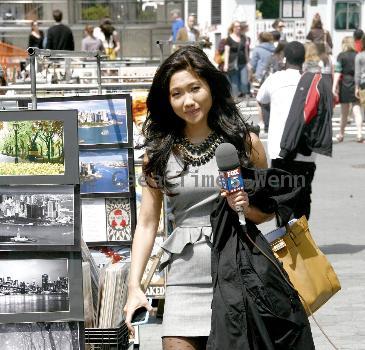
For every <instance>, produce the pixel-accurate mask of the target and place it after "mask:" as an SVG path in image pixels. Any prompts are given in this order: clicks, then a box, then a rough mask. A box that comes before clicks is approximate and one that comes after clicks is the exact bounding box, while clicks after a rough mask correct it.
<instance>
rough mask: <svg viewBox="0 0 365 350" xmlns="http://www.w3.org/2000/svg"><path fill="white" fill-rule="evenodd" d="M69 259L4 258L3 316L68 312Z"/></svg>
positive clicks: (0, 279)
mask: <svg viewBox="0 0 365 350" xmlns="http://www.w3.org/2000/svg"><path fill="white" fill-rule="evenodd" d="M69 308H70V295H69V274H68V260H67V259H65V258H59V259H16V260H15V259H1V260H0V314H19V313H41V312H45V313H49V312H59V311H69Z"/></svg>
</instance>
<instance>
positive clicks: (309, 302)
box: [269, 216, 341, 315]
mask: <svg viewBox="0 0 365 350" xmlns="http://www.w3.org/2000/svg"><path fill="white" fill-rule="evenodd" d="M271 238H275V237H274V236H271ZM269 242H270V244H271V247H272V250H273V252H274V254H275V256H276V257H277V258H278V259H279V260H280V261H281V262H282V263H283V266H284V269H285V271H286V272H287V274H288V275H289V279H290V282H291V283H292V285H293V286H294V288H295V289H296V290H297V291H298V293H299V296H300V297H301V299H302V302H303V306H304V308H305V310H306V312H307V314H308V315H310V314H312V313H313V312H315V311H316V310H318V309H319V308H320V307H321V306H322V305H323V304H325V303H326V302H327V301H328V300H329V299H330V298H331V297H332V296H333V295H334V294H336V293H337V292H338V291H339V290H340V289H341V285H340V281H339V280H338V278H337V275H336V273H335V271H334V270H333V268H332V266H331V264H330V262H329V261H328V259H327V258H326V256H325V255H324V254H323V253H322V252H321V251H320V249H319V248H318V247H317V245H316V243H315V242H314V240H313V238H312V236H311V233H310V231H309V227H308V222H307V219H306V217H305V216H302V217H301V218H300V219H298V220H296V221H295V222H291V223H289V224H288V225H287V227H286V232H285V229H284V234H283V235H282V236H280V235H279V234H277V235H276V239H274V240H272V239H269Z"/></svg>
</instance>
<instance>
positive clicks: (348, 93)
mask: <svg viewBox="0 0 365 350" xmlns="http://www.w3.org/2000/svg"><path fill="white" fill-rule="evenodd" d="M355 57H356V51H355V47H354V39H353V37H351V36H346V37H344V38H343V39H342V52H340V53H339V55H338V56H337V62H336V66H335V75H334V79H333V87H332V92H333V95H334V96H335V97H336V98H337V99H338V101H339V103H340V104H341V122H340V132H339V133H338V134H337V135H336V140H337V142H342V141H343V139H344V136H345V128H346V125H347V119H348V117H349V114H350V108H351V105H352V113H353V114H354V117H355V122H356V125H360V123H361V120H362V115H361V108H360V103H359V99H358V98H357V97H356V95H355ZM358 137H359V138H358V141H359V142H362V138H361V131H360V130H358Z"/></svg>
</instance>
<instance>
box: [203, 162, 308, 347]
mask: <svg viewBox="0 0 365 350" xmlns="http://www.w3.org/2000/svg"><path fill="white" fill-rule="evenodd" d="M265 173H266V180H262V181H261V184H259V183H258V181H257V180H258V179H259V178H263V177H264V176H265ZM281 175H289V174H288V173H286V172H283V171H278V170H277V169H268V170H263V171H257V170H253V169H243V176H244V178H245V184H248V185H249V191H250V193H249V197H250V203H255V206H257V207H259V208H261V210H263V211H265V210H270V211H271V210H274V209H279V208H290V206H291V202H292V201H294V200H296V198H295V197H298V192H297V190H296V189H294V190H293V189H290V186H285V185H284V186H280V185H278V186H272V185H270V183H272V182H273V181H272V179H273V177H274V176H278V177H279V178H280V176H281ZM252 179H256V181H253V180H252ZM270 179H271V180H270ZM265 184H266V185H267V186H265ZM286 211H287V210H284V211H283V212H282V214H284V215H285V212H286ZM211 224H212V230H213V237H214V240H213V247H212V281H213V301H212V324H211V333H210V336H209V340H208V346H207V349H209V350H223V349H224V350H225V349H232V350H236V349H237V350H238V349H244V350H279V349H281V350H288V349H292V350H294V349H295V350H313V349H314V344H313V339H312V334H311V329H310V325H309V322H308V318H307V315H306V313H305V311H304V308H303V306H302V304H301V302H300V300H299V297H298V295H297V293H296V291H294V290H293V289H291V288H290V287H289V286H288V285H287V284H286V282H285V281H284V279H283V277H282V276H281V274H280V273H279V272H278V270H277V268H279V269H281V271H282V272H283V273H284V275H285V274H286V272H285V270H283V269H282V267H281V265H280V263H279V262H278V261H277V260H276V258H275V256H274V254H273V253H272V251H271V248H270V245H269V244H268V243H267V241H266V239H265V238H264V237H263V235H262V234H261V232H260V231H259V230H258V229H257V227H256V226H255V225H254V224H253V223H252V222H250V221H249V220H247V232H248V234H249V236H250V237H251V239H252V240H253V241H254V242H255V244H256V245H257V246H258V247H260V249H261V250H262V251H264V252H265V254H267V255H268V256H270V258H271V259H272V260H274V261H275V262H276V266H274V265H273V264H272V263H271V262H270V261H269V260H268V259H267V258H266V257H265V256H264V255H263V254H262V253H261V252H260V251H259V250H258V249H257V248H256V247H255V246H254V245H252V243H251V242H250V241H249V240H248V239H247V237H246V236H245V234H244V233H243V230H242V228H241V227H240V225H239V222H238V216H237V213H236V212H234V211H233V210H232V209H231V208H230V207H229V205H228V204H227V201H226V199H225V198H223V197H220V198H218V199H217V204H216V207H215V209H214V210H213V212H212V215H211Z"/></svg>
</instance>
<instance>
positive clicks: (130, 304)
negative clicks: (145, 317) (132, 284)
mask: <svg viewBox="0 0 365 350" xmlns="http://www.w3.org/2000/svg"><path fill="white" fill-rule="evenodd" d="M139 307H145V308H146V309H147V310H148V312H150V311H152V306H151V305H150V304H149V302H148V300H147V298H146V295H145V293H143V291H142V289H141V288H139V287H137V288H129V289H128V299H127V303H126V305H125V307H124V310H123V311H124V313H125V315H126V317H125V323H126V325H127V327H128V329H129V331H130V332H131V333H132V335H133V336H134V327H133V326H132V324H131V320H132V316H133V313H134V311H135V310H137V309H138V308H139Z"/></svg>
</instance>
